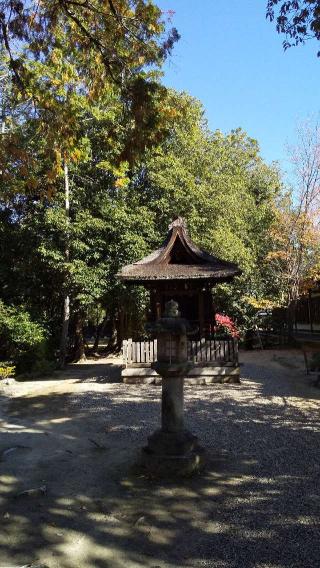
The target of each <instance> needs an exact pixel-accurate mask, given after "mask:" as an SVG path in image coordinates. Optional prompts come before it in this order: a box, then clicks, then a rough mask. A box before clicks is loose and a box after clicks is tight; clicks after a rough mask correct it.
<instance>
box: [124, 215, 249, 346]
mask: <svg viewBox="0 0 320 568" xmlns="http://www.w3.org/2000/svg"><path fill="white" fill-rule="evenodd" d="M239 274H241V271H240V270H239V267H238V266H237V265H236V264H233V263H231V262H226V261H225V260H221V259H219V258H216V257H215V256H212V255H211V254H209V253H207V252H205V251H203V250H201V249H199V248H198V247H197V246H196V245H195V244H194V243H193V242H192V241H191V239H190V238H189V236H188V234H187V230H186V225H185V223H184V221H183V219H182V218H181V217H179V218H178V219H176V220H175V221H173V223H171V225H170V226H169V232H168V235H167V237H166V239H165V241H164V243H163V244H162V246H161V247H160V248H159V249H158V250H156V251H155V252H153V253H151V254H150V255H149V256H146V257H145V258H143V259H142V260H139V261H138V262H135V263H134V264H129V265H128V266H125V267H124V268H123V269H122V270H121V272H120V274H119V277H120V278H121V279H122V280H123V281H125V282H128V283H135V284H142V285H143V286H144V287H145V288H147V289H149V290H150V303H151V314H150V319H151V320H152V321H154V320H157V319H159V318H160V317H161V316H162V315H163V312H164V307H165V303H166V302H167V301H168V300H175V301H176V302H178V304H179V309H180V313H181V317H184V318H186V319H187V320H189V321H190V322H191V323H192V324H198V326H199V333H200V335H201V336H202V335H203V334H208V333H211V331H212V325H213V323H214V306H213V298H212V293H211V289H212V288H213V286H215V284H217V283H219V282H229V281H231V280H232V279H233V278H234V277H235V276H237V275H239Z"/></svg>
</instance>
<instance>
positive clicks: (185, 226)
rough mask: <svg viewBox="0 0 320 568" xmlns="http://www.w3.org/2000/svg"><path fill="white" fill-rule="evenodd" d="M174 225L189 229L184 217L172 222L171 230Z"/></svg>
mask: <svg viewBox="0 0 320 568" xmlns="http://www.w3.org/2000/svg"><path fill="white" fill-rule="evenodd" d="M173 227H183V228H184V229H185V230H186V229H187V224H186V222H185V220H184V218H183V217H177V218H176V219H175V220H174V221H172V223H170V225H169V230H171V229H173Z"/></svg>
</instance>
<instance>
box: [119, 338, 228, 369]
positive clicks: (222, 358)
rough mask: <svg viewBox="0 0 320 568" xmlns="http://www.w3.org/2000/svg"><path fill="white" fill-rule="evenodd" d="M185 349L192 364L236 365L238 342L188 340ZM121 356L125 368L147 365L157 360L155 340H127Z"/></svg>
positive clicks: (124, 342) (204, 339) (123, 345)
mask: <svg viewBox="0 0 320 568" xmlns="http://www.w3.org/2000/svg"><path fill="white" fill-rule="evenodd" d="M187 348H188V359H189V361H192V362H193V363H199V364H201V363H202V364H204V363H213V364H215V363H222V362H223V363H234V364H237V363H238V340H237V339H234V338H232V337H230V338H228V339H206V338H202V339H200V340H198V341H195V340H189V341H188V347H187ZM122 354H123V362H124V364H125V365H126V366H128V365H129V366H130V365H132V364H134V365H136V364H141V365H149V364H151V363H153V362H154V361H156V360H157V340H156V339H143V340H141V341H132V339H127V340H125V341H123V344H122Z"/></svg>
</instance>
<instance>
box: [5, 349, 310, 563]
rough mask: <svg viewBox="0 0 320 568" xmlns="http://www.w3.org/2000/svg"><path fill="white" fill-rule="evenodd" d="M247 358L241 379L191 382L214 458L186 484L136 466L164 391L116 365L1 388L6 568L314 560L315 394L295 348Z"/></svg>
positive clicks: (189, 409) (196, 418) (190, 410)
mask: <svg viewBox="0 0 320 568" xmlns="http://www.w3.org/2000/svg"><path fill="white" fill-rule="evenodd" d="M242 360H243V363H244V364H243V366H242V367H241V369H242V384H241V385H211V386H207V387H205V386H203V387H202V386H201V387H194V386H188V387H186V388H185V406H186V421H187V426H188V428H189V429H190V430H191V431H192V432H193V433H195V434H196V435H198V437H199V439H200V440H201V443H202V446H204V447H205V449H206V451H207V460H208V463H207V467H206V469H205V471H204V472H203V473H202V474H201V475H198V476H196V477H194V478H192V479H189V480H185V481H183V482H159V481H155V480H152V479H149V478H147V477H146V476H145V475H144V474H143V472H141V471H139V470H134V469H132V464H133V463H134V462H135V460H136V457H137V455H138V452H139V448H141V446H143V445H144V443H145V441H146V438H147V436H148V435H149V434H150V433H151V432H152V431H153V430H154V429H155V427H156V426H157V425H158V424H159V411H160V405H159V402H160V394H161V388H160V387H156V386H154V385H150V386H147V385H146V386H131V385H123V384H122V383H120V382H119V378H118V377H119V367H118V365H117V363H118V361H116V360H114V361H110V360H104V361H101V360H100V361H98V362H97V364H96V365H92V364H89V365H78V366H73V367H72V368H70V369H69V370H68V372H66V373H65V374H64V375H63V376H60V377H57V378H55V379H54V380H50V381H37V382H28V383H14V384H12V385H9V386H3V387H2V395H3V396H2V409H3V410H2V421H1V427H2V436H1V443H0V456H2V459H0V473H1V476H0V483H1V487H0V489H1V492H0V506H1V516H0V523H1V525H0V526H1V530H0V568H4V567H9V566H10V567H11V566H12V567H13V566H23V565H26V564H28V563H30V564H31V565H34V566H39V565H41V566H48V567H49V568H75V567H78V568H89V567H90V568H91V567H97V568H109V567H111V568H123V567H126V568H138V567H139V568H141V567H147V568H176V567H181V568H190V567H192V568H205V567H206V568H207V567H210V568H242V567H243V568H253V567H255V568H289V567H290V568H291V567H292V568H302V567H303V568H319V566H320V538H319V519H320V453H319V449H320V435H319V434H320V414H319V410H320V391H319V389H316V388H314V387H313V386H312V385H311V382H310V380H309V379H308V378H307V377H305V376H304V374H303V370H302V362H301V357H300V355H299V353H297V352H293V351H292V352H285V351H281V352H273V351H268V352H264V353H260V352H254V353H246V354H243V355H242ZM8 450H9V451H8ZM44 486H45V490H44V492H45V494H43V492H41V491H40V492H39V491H38V493H36V494H32V495H23V496H19V492H21V491H23V490H28V489H30V488H38V487H44ZM17 495H18V496H17ZM32 563H33V564H32Z"/></svg>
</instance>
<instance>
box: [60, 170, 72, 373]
mask: <svg viewBox="0 0 320 568" xmlns="http://www.w3.org/2000/svg"><path fill="white" fill-rule="evenodd" d="M64 200H65V216H66V226H67V227H66V234H65V247H64V258H65V262H66V263H68V262H69V259H70V251H69V223H70V189H69V170H68V164H67V162H66V161H65V162H64ZM69 323H70V297H69V295H68V293H66V294H65V297H64V302H63V317H62V328H61V337H60V356H59V363H60V367H64V366H65V363H66V356H67V348H68V333H69Z"/></svg>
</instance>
